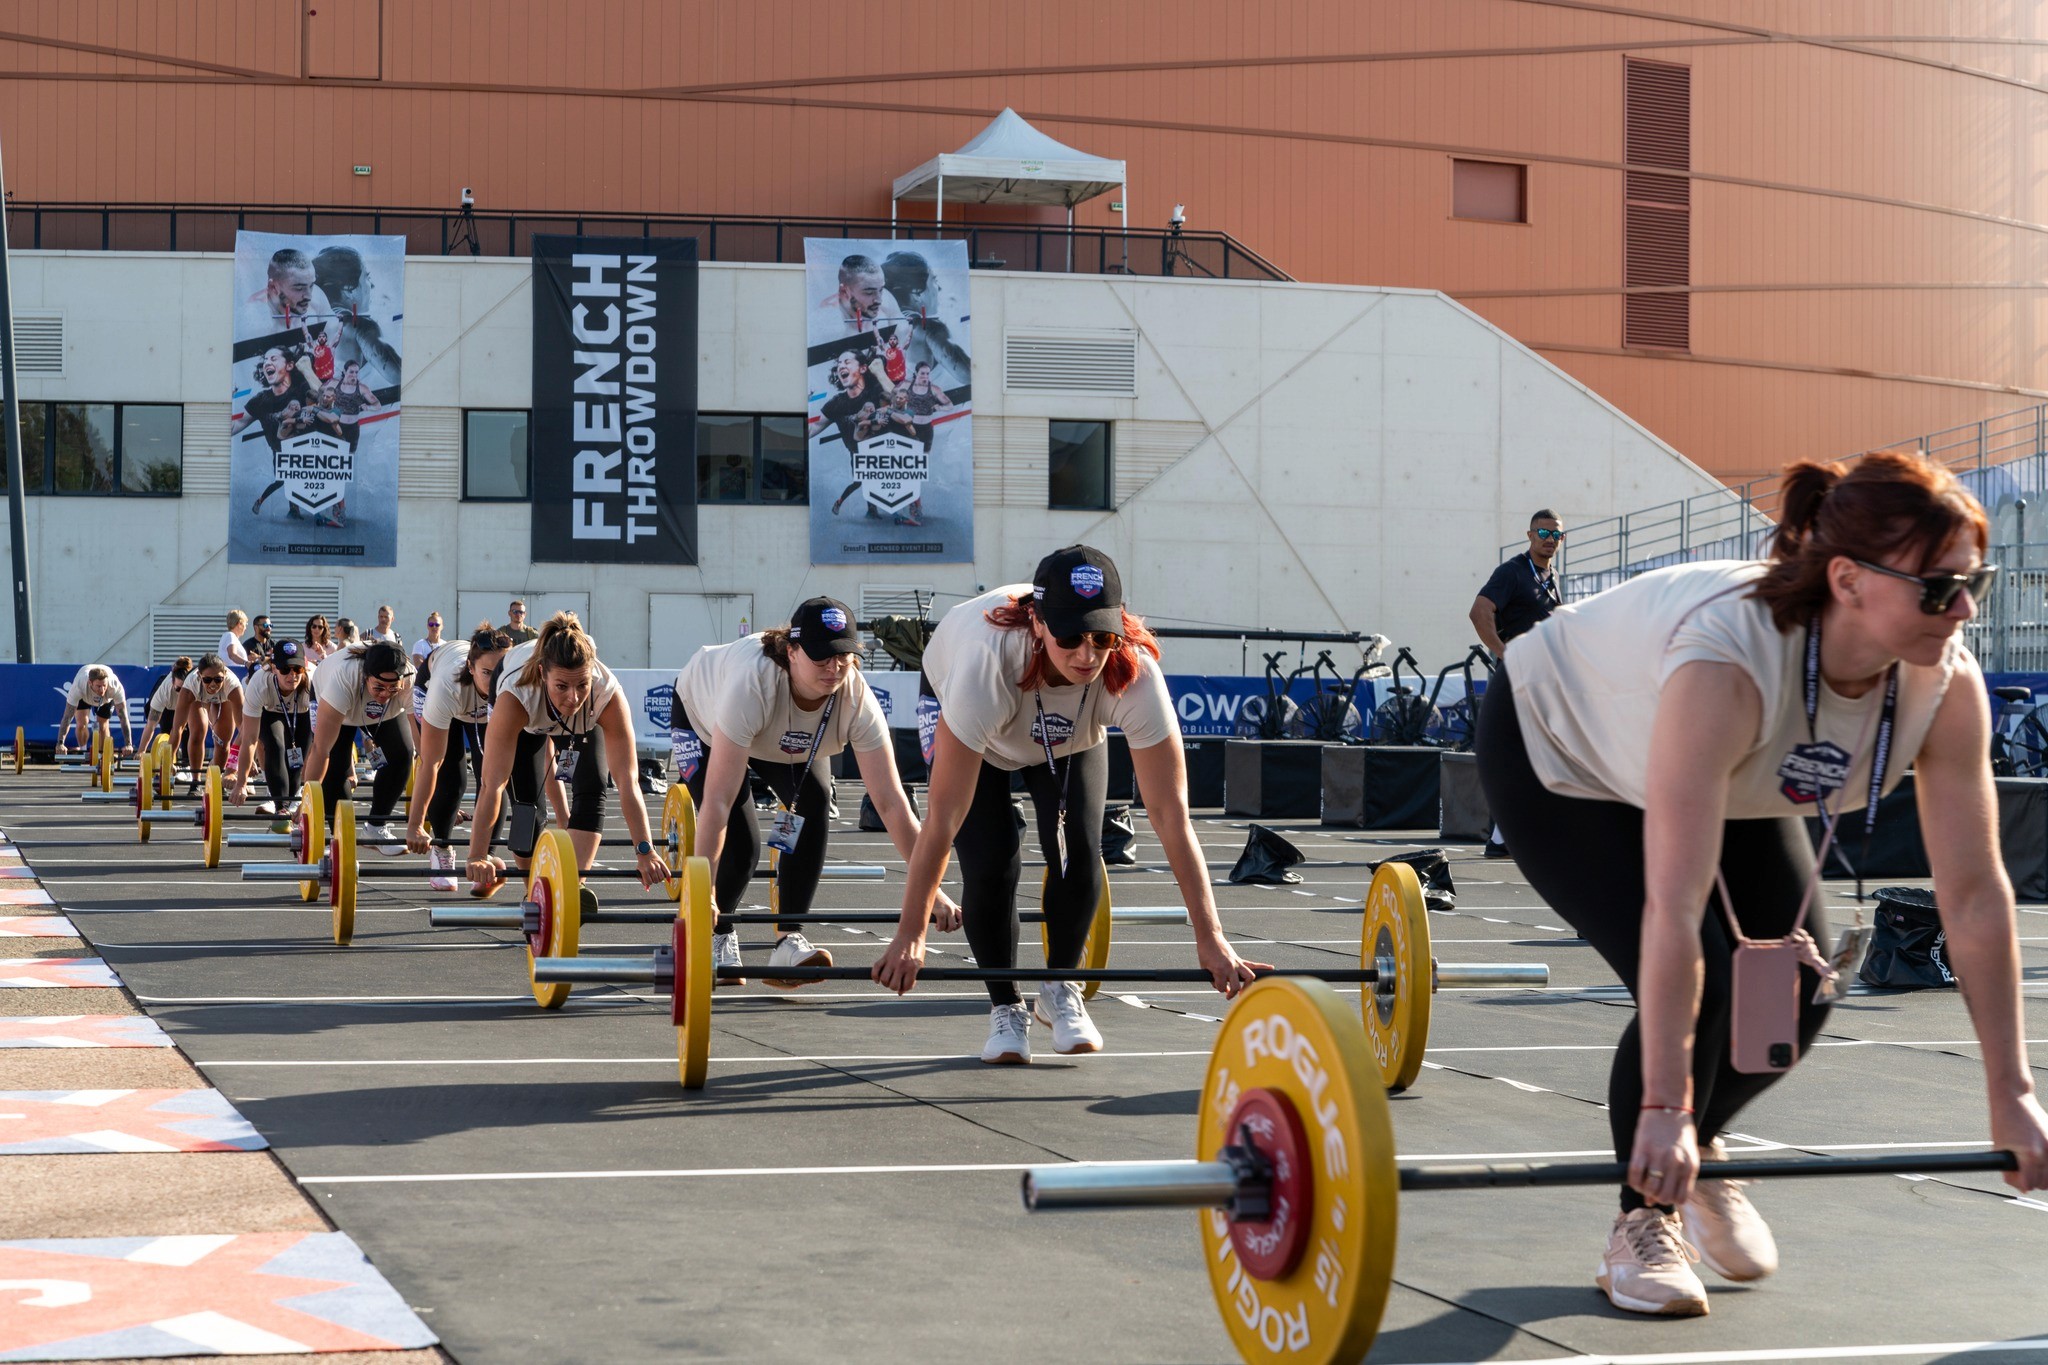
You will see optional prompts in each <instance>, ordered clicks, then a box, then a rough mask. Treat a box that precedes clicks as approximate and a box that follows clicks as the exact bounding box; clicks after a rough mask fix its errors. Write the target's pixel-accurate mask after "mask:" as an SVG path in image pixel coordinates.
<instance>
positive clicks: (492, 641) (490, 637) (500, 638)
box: [469, 621, 512, 654]
mask: <svg viewBox="0 0 2048 1365" xmlns="http://www.w3.org/2000/svg"><path fill="white" fill-rule="evenodd" d="M510 648H512V637H511V636H510V635H508V634H506V633H505V632H504V631H502V630H499V629H498V628H497V627H495V626H493V625H492V624H491V623H490V622H489V621H483V622H479V623H478V625H477V628H476V630H475V631H473V632H472V633H471V634H470V637H469V652H470V653H471V654H488V653H490V652H491V651H492V650H494V649H510Z"/></svg>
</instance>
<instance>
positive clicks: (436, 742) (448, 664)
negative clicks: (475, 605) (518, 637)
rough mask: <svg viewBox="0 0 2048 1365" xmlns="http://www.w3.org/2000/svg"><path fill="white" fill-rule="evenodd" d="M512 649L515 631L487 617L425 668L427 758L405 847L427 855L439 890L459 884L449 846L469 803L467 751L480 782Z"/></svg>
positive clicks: (417, 780)
mask: <svg viewBox="0 0 2048 1365" xmlns="http://www.w3.org/2000/svg"><path fill="white" fill-rule="evenodd" d="M511 648H512V637H511V636H510V635H507V634H506V633H505V632H504V631H502V630H497V629H494V628H493V627H492V626H491V623H490V622H488V621H486V622H484V623H483V625H481V626H479V627H477V630H476V633H475V634H474V635H472V636H470V637H469V638H468V639H467V640H448V641H445V642H443V643H441V644H439V645H436V646H435V647H434V648H433V650H432V651H430V652H429V653H428V654H427V657H426V661H425V662H424V663H423V664H422V665H421V666H420V671H421V672H423V673H425V674H426V683H425V686H426V689H427V696H426V701H425V702H424V703H423V704H422V705H421V707H420V712H419V726H420V763H419V772H418V773H417V774H416V775H415V776H414V778H413V784H412V801H411V803H410V804H409V805H408V806H407V807H406V814H405V846H406V848H407V849H408V850H410V851H411V852H414V853H424V854H426V855H427V866H428V868H429V869H430V871H431V872H432V874H433V876H432V878H431V879H430V881H429V883H428V886H429V889H431V890H434V891H453V890H454V889H455V850H454V849H453V848H450V847H447V846H446V844H447V841H448V840H450V839H453V838H454V837H455V812H456V811H457V810H458V809H459V808H460V807H461V805H462V788H463V772H462V764H463V757H462V753H463V750H464V749H467V750H468V751H469V762H470V763H471V765H472V766H473V767H475V769H476V775H477V782H478V784H479V785H481V784H482V782H483V758H484V726H485V725H487V724H489V722H490V719H491V696H492V694H493V693H494V692H495V691H496V690H497V686H498V669H499V666H500V665H502V664H503V663H504V661H505V654H506V652H507V651H508V650H510V649H511ZM437 841H438V842H437Z"/></svg>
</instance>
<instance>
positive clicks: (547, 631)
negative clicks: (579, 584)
mask: <svg viewBox="0 0 2048 1365" xmlns="http://www.w3.org/2000/svg"><path fill="white" fill-rule="evenodd" d="M596 662H597V645H596V643H595V642H594V641H592V640H591V638H590V637H589V636H588V635H586V634H584V631H583V623H582V622H581V621H579V620H577V619H576V613H575V612H573V611H558V612H556V613H555V614H554V615H553V616H550V617H549V618H548V619H547V624H546V625H544V626H542V627H541V628H540V638H539V639H537V640H535V641H534V642H533V657H532V658H531V659H528V660H527V661H526V667H525V668H523V669H521V670H520V673H519V685H520V686H521V687H533V686H536V685H538V684H539V683H540V682H541V680H542V679H543V678H545V677H546V676H547V670H549V669H550V668H588V667H590V666H591V665H592V664H594V663H596Z"/></svg>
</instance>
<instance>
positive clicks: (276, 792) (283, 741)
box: [261, 711, 313, 810]
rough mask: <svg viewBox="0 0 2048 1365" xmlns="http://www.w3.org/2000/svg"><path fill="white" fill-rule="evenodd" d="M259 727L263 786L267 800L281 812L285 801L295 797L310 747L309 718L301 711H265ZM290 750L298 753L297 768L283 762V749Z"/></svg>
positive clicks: (311, 730)
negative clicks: (272, 802) (267, 791)
mask: <svg viewBox="0 0 2048 1365" xmlns="http://www.w3.org/2000/svg"><path fill="white" fill-rule="evenodd" d="M262 725H263V729H262V732H261V739H262V745H263V785H264V786H265V787H268V788H269V789H270V799H271V800H272V801H275V802H276V803H277V806H278V809H279V810H282V809H284V805H285V803H286V802H287V801H292V800H295V799H297V797H298V794H299V780H300V777H301V776H302V775H303V773H304V772H305V765H306V750H307V749H309V748H311V747H312V745H313V717H312V716H311V715H310V714H308V713H307V712H304V711H297V712H293V713H290V714H286V713H285V712H283V711H265V712H264V713H263V719H262ZM291 749H297V750H298V751H299V763H298V766H297V767H293V766H292V765H291V764H290V763H288V762H287V761H286V760H287V759H288V758H290V757H291V755H290V754H289V753H288V752H287V750H291Z"/></svg>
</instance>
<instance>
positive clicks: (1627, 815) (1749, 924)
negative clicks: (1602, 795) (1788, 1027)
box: [1478, 673, 1828, 1209]
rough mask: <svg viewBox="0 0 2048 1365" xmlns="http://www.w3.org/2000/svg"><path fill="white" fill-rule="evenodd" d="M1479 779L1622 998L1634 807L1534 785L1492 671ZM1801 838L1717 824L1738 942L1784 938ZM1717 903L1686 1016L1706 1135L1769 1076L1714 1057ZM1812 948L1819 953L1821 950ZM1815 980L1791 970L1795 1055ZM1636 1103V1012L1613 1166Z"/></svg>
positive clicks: (1630, 969)
mask: <svg viewBox="0 0 2048 1365" xmlns="http://www.w3.org/2000/svg"><path fill="white" fill-rule="evenodd" d="M1478 755H1479V777H1480V782H1481V783H1482V785H1484V787H1485V788H1486V799H1487V802H1488V804H1489V805H1490V806H1491V807H1492V812H1493V818H1494V820H1495V821H1497V822H1498V823H1499V825H1500V830H1501V834H1502V835H1503V836H1504V837H1505V838H1506V840H1507V845H1508V847H1509V848H1511V849H1513V850H1514V851H1515V862H1516V864H1517V865H1518V866H1519V867H1520V868H1521V869H1522V871H1523V872H1524V873H1525V874H1526V875H1527V876H1528V878H1529V884H1530V885H1531V886H1533V887H1535V888H1536V891H1537V893H1538V894H1539V895H1541V896H1542V897H1543V899H1544V900H1545V901H1547V902H1549V904H1550V906H1551V908H1553V909H1554V910H1556V911H1557V913H1558V914H1560V915H1562V916H1563V917H1564V919H1565V922H1566V923H1568V924H1570V925H1571V926H1572V927H1573V928H1574V929H1576V930H1578V931H1579V933H1580V934H1581V935H1582V936H1584V938H1585V939H1586V941H1587V942H1588V943H1590V944H1591V945H1592V946H1593V950H1594V951H1595V952H1597V953H1599V954H1600V956H1601V957H1602V958H1604V959H1605V960H1606V962H1607V965H1608V966H1609V967H1612V968H1613V969H1614V972H1615V975H1617V976H1619V977H1620V978H1621V980H1622V984H1623V985H1625V986H1627V987H1628V990H1629V994H1630V995H1632V996H1633V995H1635V994H1636V991H1637V982H1638V980H1639V979H1640V972H1639V967H1640V958H1641V953H1642V937H1643V899H1644V894H1645V892H1644V872H1643V813H1642V811H1641V810H1639V809H1637V808H1636V807H1634V806H1630V805H1625V804H1623V803H1622V802H1619V801H1587V800H1583V799H1580V798H1576V797H1570V796H1559V795H1557V794H1556V793H1555V792H1552V791H1550V790H1548V789H1547V788H1546V787H1545V786H1544V785H1543V780H1542V779H1541V778H1540V777H1538V776H1537V775H1536V771H1535V769H1534V768H1532V767H1531V766H1530V764H1529V751H1528V748H1527V746H1526V745H1525V744H1524V742H1523V738H1522V723H1521V718H1520V717H1519V715H1517V713H1516V710H1515V704H1514V694H1513V692H1512V690H1511V687H1510V684H1509V682H1508V678H1507V675H1506V674H1505V673H1503V674H1500V675H1499V676H1497V677H1496V678H1495V680H1494V681H1493V683H1492V684H1491V685H1489V686H1488V688H1487V691H1486V705H1485V707H1483V708H1482V709H1481V711H1480V715H1479V744H1478ZM1813 871H1814V860H1813V846H1812V844H1811V843H1809V842H1808V839H1807V835H1806V830H1805V827H1804V822H1803V821H1801V820H1799V819H1797V818H1794V817H1785V818H1780V819H1769V820H1727V821H1724V822H1723V823H1722V826H1721V875H1722V876H1724V877H1725V878H1727V881H1728V892H1729V894H1730V895H1731V896H1732V897H1733V898H1734V902H1735V916H1736V919H1737V921H1738V922H1739V923H1740V924H1741V925H1742V931H1743V933H1745V934H1747V935H1748V936H1749V937H1751V938H1757V939H1762V938H1782V937H1783V936H1784V935H1786V934H1788V933H1790V932H1792V930H1793V928H1794V927H1795V926H1794V920H1795V919H1796V917H1797V915H1798V913H1799V902H1800V900H1801V898H1802V897H1804V896H1805V894H1806V889H1807V886H1808V885H1809V884H1810V883H1811V881H1812V879H1813ZM1718 901H1719V897H1718V896H1717V895H1713V894H1711V893H1710V895H1709V899H1708V904H1707V908H1706V913H1705V915H1704V916H1703V918H1702V919H1701V921H1700V948H1701V953H1702V957H1703V959H1704V962H1705V974H1704V981H1703V983H1702V990H1701V995H1700V1014H1699V1023H1698V1025H1697V1026H1696V1027H1695V1029H1694V1031H1693V1052H1692V1066H1693V1077H1692V1084H1693V1108H1694V1109H1695V1110H1697V1111H1698V1121H1697V1123H1698V1129H1699V1139H1700V1142H1701V1144H1702V1145H1705V1144H1706V1143H1707V1142H1708V1141H1709V1140H1710V1139H1712V1138H1714V1137H1717V1136H1719V1135H1720V1134H1721V1133H1722V1132H1723V1131H1724V1130H1725V1129H1726V1128H1727V1127H1728V1125H1729V1123H1730V1122H1732V1121H1733V1120H1734V1118H1735V1116H1736V1115H1737V1114H1738V1113H1740V1112H1741V1111H1742V1109H1743V1107H1744V1106H1745V1105H1747V1104H1748V1103H1749V1102H1750V1101H1751V1100H1754V1099H1755V1098H1756V1097H1757V1096H1758V1095H1761V1094H1762V1093H1763V1092H1764V1091H1765V1090H1766V1089H1767V1088H1769V1086H1770V1084H1771V1083H1772V1082H1773V1081H1775V1080H1777V1079H1778V1077H1779V1076H1780V1075H1782V1074H1783V1073H1782V1072H1766V1073H1753V1072H1742V1071H1737V1070H1735V1069H1734V1068H1733V1067H1731V1066H1730V1065H1729V1064H1728V1019H1729V971H1730V958H1731V955H1732V953H1733V950H1734V945H1733V944H1732V943H1731V941H1730V940H1729V937H1728V923H1727V920H1726V919H1725V918H1724V916H1723V914H1722V912H1721V908H1720V905H1719V904H1718ZM1804 927H1805V929H1806V931H1807V932H1808V933H1810V934H1812V935H1813V939H1814V942H1815V943H1819V944H1823V945H1824V944H1826V943H1827V941H1828V933H1827V918H1826V913H1825V909H1824V907H1823V905H1822V903H1821V897H1820V895H1819V894H1818V893H1816V894H1815V896H1814V898H1813V903H1812V905H1811V906H1809V907H1808V909H1807V912H1806V920H1805V925H1804ZM1823 951H1825V949H1823ZM1819 984H1820V980H1819V978H1818V977H1817V976H1816V975H1815V974H1814V973H1813V971H1812V969H1810V968H1807V967H1801V968H1800V970H1799V999H1800V1007H1799V1046H1800V1050H1801V1053H1802V1054H1803V1053H1804V1051H1805V1049H1806V1048H1807V1046H1808V1045H1810V1044H1811V1043H1812V1042H1813V1038H1814V1035H1815V1034H1817V1033H1819V1032H1820V1027H1821V1024H1822V1023H1823V1022H1824V1021H1825V1020H1826V1018H1827V1014H1828V1007H1827V1006H1826V1005H1816V1004H1814V1003H1813V992H1814V990H1815V989H1816V988H1817V987H1818V986H1819ZM1642 1102H1643V1053H1642V1039H1641V1034H1640V1019H1631V1020H1630V1021H1629V1025H1628V1027H1627V1028H1626V1029H1624V1030H1623V1031H1622V1035H1621V1044H1620V1046H1619V1047H1617V1048H1616V1049H1615V1052H1614V1067H1613V1070H1612V1071H1611V1072H1610V1073H1609V1075H1608V1078H1607V1104H1608V1123H1609V1126H1610V1127H1611V1128H1612V1129H1613V1134H1614V1154H1615V1157H1616V1158H1617V1159H1618V1160H1620V1161H1622V1162H1626V1161H1627V1160H1628V1159H1629V1155H1630V1152H1631V1149H1632V1148H1633V1147H1634V1145H1635V1133H1636V1117H1637V1114H1638V1113H1639V1112H1640V1109H1641V1106H1642ZM1642 1205H1643V1197H1642V1196H1641V1195H1640V1194H1638V1193H1636V1192H1635V1191H1634V1190H1632V1189H1627V1188H1624V1189H1623V1190H1622V1192H1621V1206H1622V1208H1624V1209H1636V1208H1641V1207H1642Z"/></svg>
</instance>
